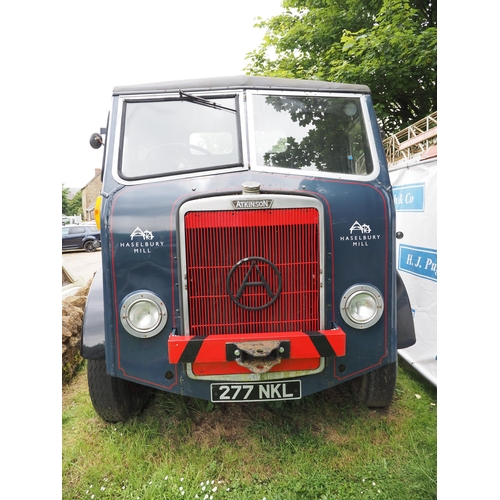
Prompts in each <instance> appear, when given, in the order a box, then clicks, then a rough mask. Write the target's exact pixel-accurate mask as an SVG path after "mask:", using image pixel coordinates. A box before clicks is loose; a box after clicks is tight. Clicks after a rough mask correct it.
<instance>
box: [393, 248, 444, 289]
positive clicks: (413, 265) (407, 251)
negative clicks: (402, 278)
mask: <svg viewBox="0 0 500 500" xmlns="http://www.w3.org/2000/svg"><path fill="white" fill-rule="evenodd" d="M398 269H399V270H401V271H404V272H407V273H410V274H414V275H415V276H420V277H421V278H425V279H428V280H432V281H437V251H436V250H432V249H429V248H422V247H413V246H409V245H399V256H398Z"/></svg>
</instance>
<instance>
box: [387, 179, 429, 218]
mask: <svg viewBox="0 0 500 500" xmlns="http://www.w3.org/2000/svg"><path fill="white" fill-rule="evenodd" d="M424 187H425V184H424V183H423V182H421V183H419V184H406V185H404V186H394V187H393V188H392V190H393V193H394V204H395V205H396V211H397V212H423V211H424Z"/></svg>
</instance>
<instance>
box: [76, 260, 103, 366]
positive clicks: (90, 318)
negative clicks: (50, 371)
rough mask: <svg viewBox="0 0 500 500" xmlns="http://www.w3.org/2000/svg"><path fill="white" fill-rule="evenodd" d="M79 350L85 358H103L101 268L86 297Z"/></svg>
mask: <svg viewBox="0 0 500 500" xmlns="http://www.w3.org/2000/svg"><path fill="white" fill-rule="evenodd" d="M80 352H81V355H82V356H83V357H84V358H85V359H104V358H105V355H104V296H103V283H102V269H99V270H98V271H97V272H96V274H95V276H94V279H93V281H92V285H91V287H90V291H89V294H88V297H87V304H86V306H85V312H84V315H83V326H82V339H81V348H80Z"/></svg>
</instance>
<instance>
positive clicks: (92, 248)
mask: <svg viewBox="0 0 500 500" xmlns="http://www.w3.org/2000/svg"><path fill="white" fill-rule="evenodd" d="M83 248H84V249H85V251H86V252H95V246H94V242H93V241H92V240H89V241H86V242H85V243H84V244H83Z"/></svg>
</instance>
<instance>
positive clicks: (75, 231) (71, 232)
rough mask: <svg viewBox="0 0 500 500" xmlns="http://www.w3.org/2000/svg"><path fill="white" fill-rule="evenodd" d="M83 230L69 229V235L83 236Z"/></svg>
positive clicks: (81, 228)
mask: <svg viewBox="0 0 500 500" xmlns="http://www.w3.org/2000/svg"><path fill="white" fill-rule="evenodd" d="M84 232H85V229H83V227H70V228H69V234H83V233H84Z"/></svg>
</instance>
